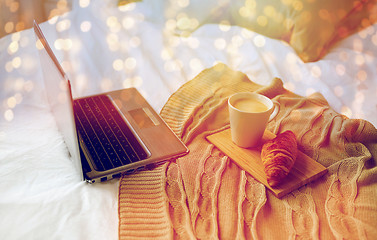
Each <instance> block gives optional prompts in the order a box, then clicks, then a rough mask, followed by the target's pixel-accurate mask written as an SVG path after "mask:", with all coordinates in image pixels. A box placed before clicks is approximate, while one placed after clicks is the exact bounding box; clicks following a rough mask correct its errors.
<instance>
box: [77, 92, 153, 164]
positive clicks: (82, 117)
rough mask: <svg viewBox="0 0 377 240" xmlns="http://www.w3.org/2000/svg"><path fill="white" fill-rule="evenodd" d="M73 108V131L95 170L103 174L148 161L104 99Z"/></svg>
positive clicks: (89, 100)
mask: <svg viewBox="0 0 377 240" xmlns="http://www.w3.org/2000/svg"><path fill="white" fill-rule="evenodd" d="M73 107H74V111H75V117H76V127H77V129H78V132H79V134H80V136H81V138H82V140H83V141H84V143H85V145H86V148H87V150H88V152H89V154H90V156H91V158H92V160H93V162H94V164H95V169H96V170H98V171H104V170H108V169H112V168H115V167H119V166H122V165H125V164H129V163H132V162H136V161H139V160H142V159H145V158H147V157H148V154H147V153H146V151H145V150H144V149H143V147H142V146H141V144H140V142H139V141H138V140H137V139H136V137H135V136H134V134H133V133H132V131H131V130H130V128H129V126H128V125H127V124H126V123H125V121H124V119H123V118H122V116H121V115H120V113H119V112H118V110H117V109H116V108H115V106H114V105H113V103H112V102H111V100H110V99H109V97H108V96H106V95H99V96H94V97H90V98H83V99H77V100H75V101H74V103H73Z"/></svg>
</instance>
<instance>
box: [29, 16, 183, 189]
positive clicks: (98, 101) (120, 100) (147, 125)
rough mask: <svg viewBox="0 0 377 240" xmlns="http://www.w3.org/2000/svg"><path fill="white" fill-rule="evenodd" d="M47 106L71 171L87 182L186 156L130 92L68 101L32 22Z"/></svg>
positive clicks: (64, 81) (63, 78) (66, 85)
mask: <svg viewBox="0 0 377 240" xmlns="http://www.w3.org/2000/svg"><path fill="white" fill-rule="evenodd" d="M34 32H35V34H36V37H37V41H39V42H38V46H39V47H38V49H39V56H40V61H41V66H42V71H43V78H44V82H45V87H46V93H47V98H48V102H49V104H50V106H51V110H52V112H53V115H54V117H55V120H56V122H57V126H58V128H59V131H61V133H62V135H63V137H64V141H65V142H66V144H67V148H68V151H69V153H70V155H71V159H72V161H73V162H74V165H75V167H76V168H77V170H78V171H79V174H80V175H81V176H82V178H83V180H86V181H87V182H89V183H94V182H99V181H101V182H102V181H106V180H109V179H112V178H115V177H119V176H121V174H122V173H124V172H131V171H135V170H137V169H142V168H150V167H154V166H156V165H158V164H159V163H161V162H163V161H164V160H169V159H172V158H175V157H179V156H182V155H184V154H186V153H188V148H187V147H186V146H185V145H184V144H183V143H182V141H180V139H179V138H178V137H177V136H176V135H175V134H174V133H173V131H172V130H171V129H170V128H169V127H168V125H167V124H166V123H165V122H164V121H163V120H162V118H161V117H160V116H159V115H158V114H157V113H156V112H155V111H154V110H153V108H152V107H151V106H150V105H149V104H148V103H147V101H146V100H145V99H144V98H143V97H142V96H141V94H140V93H139V92H138V91H137V90H136V89H135V88H128V89H123V90H118V91H112V92H107V93H103V94H99V95H94V96H89V97H83V98H79V99H75V100H73V98H72V92H71V86H70V81H69V80H68V78H67V75H66V74H65V73H64V71H63V68H62V67H61V66H60V64H59V62H58V61H57V58H56V57H55V55H54V53H53V52H52V50H51V48H50V46H49V45H48V43H47V40H46V38H45V37H44V35H43V33H42V31H41V29H40V27H39V25H38V24H37V23H36V21H34Z"/></svg>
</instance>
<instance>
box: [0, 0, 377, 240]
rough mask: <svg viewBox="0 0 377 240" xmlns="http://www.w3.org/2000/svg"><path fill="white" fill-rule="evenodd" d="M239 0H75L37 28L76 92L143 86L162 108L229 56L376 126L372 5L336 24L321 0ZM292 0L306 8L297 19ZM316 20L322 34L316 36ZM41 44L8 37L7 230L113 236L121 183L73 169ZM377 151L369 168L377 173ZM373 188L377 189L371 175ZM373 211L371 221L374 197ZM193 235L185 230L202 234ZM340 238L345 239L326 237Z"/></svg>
mask: <svg viewBox="0 0 377 240" xmlns="http://www.w3.org/2000/svg"><path fill="white" fill-rule="evenodd" d="M231 2H232V1H225V0H223V1H216V4H214V3H213V1H208V2H206V3H202V2H200V1H177V2H176V3H170V1H141V2H133V3H128V2H127V3H126V2H125V1H120V2H119V3H118V2H117V1H110V0H107V1H77V2H75V3H74V4H73V9H72V11H70V12H68V13H66V14H64V15H62V16H58V17H54V18H52V19H50V20H49V21H47V22H44V23H41V28H42V30H43V31H44V33H45V36H46V38H47V40H48V41H49V42H50V44H51V45H52V46H53V50H54V52H55V54H56V56H57V58H58V59H59V61H60V62H61V63H62V66H63V68H64V70H65V71H66V73H67V75H68V76H69V78H70V80H71V82H72V91H73V95H74V97H80V96H86V95H91V94H96V93H100V92H104V91H110V90H116V89H121V88H126V87H136V88H137V89H138V90H139V91H140V92H141V93H142V94H143V96H144V97H145V98H146V99H147V100H148V101H149V103H150V104H151V105H152V107H153V108H154V109H155V110H156V111H158V112H160V111H161V110H162V109H163V106H164V105H165V103H166V102H167V101H168V100H169V99H170V97H171V96H172V95H173V94H174V93H175V92H176V91H177V90H178V89H179V88H180V87H181V86H182V85H184V84H185V83H187V82H190V80H191V79H193V78H195V76H197V75H198V74H199V73H201V72H202V71H203V70H204V69H208V68H212V67H213V66H215V65H217V64H219V63H223V64H225V65H226V66H228V67H229V68H230V69H233V70H234V71H240V72H242V73H244V74H245V75H246V76H247V77H248V78H249V79H250V80H251V81H252V82H254V83H257V84H259V85H263V86H267V85H269V84H271V82H272V81H273V79H274V78H275V77H278V78H280V79H281V80H282V82H283V86H284V88H285V89H287V90H289V91H291V92H294V93H295V94H298V95H300V96H304V97H305V96H310V95H312V94H314V93H320V94H322V95H323V96H324V98H325V99H326V100H327V102H328V103H329V106H330V107H331V108H332V109H333V110H334V111H335V112H337V113H339V114H342V115H344V116H346V117H347V118H350V119H363V120H365V121H367V122H369V123H371V124H372V126H377V100H376V96H377V68H376V66H377V55H376V54H377V24H376V23H375V21H376V20H377V17H376V8H377V6H376V3H375V1H360V2H356V3H353V2H352V1H350V2H351V5H350V6H348V5H347V4H345V5H347V6H345V8H344V9H347V7H348V8H350V9H351V10H349V12H346V10H344V9H343V10H342V11H343V12H342V11H338V12H337V14H338V15H337V16H338V17H339V16H342V17H343V18H342V19H347V21H345V22H344V21H343V22H342V21H338V19H336V18H335V19H332V20H331V21H334V26H330V24H328V22H327V24H323V23H321V22H320V20H321V19H322V20H326V21H328V20H329V19H330V18H331V16H332V15H331V11H333V10H334V9H331V7H334V5H336V4H328V5H321V6H322V7H321V8H320V9H316V7H318V4H317V5H315V4H314V3H315V2H316V1H307V2H305V1H281V2H280V1H272V0H271V1H263V4H262V3H261V1H249V0H248V1H239V3H238V1H235V2H232V3H231ZM317 2H326V1H317ZM338 2H339V1H338ZM361 2H362V3H363V4H364V5H363V4H361ZM118 4H120V5H121V6H119V5H118ZM261 4H262V5H263V6H262V5H261ZM310 4H312V5H310ZM357 4H361V5H357ZM280 5H281V6H280ZM308 6H309V7H308ZM279 7H281V8H279ZM289 8H290V9H292V8H294V9H296V10H297V11H299V12H301V13H303V12H304V13H305V14H301V15H299V17H297V19H296V18H294V16H293V15H289V14H291V12H290V10H289ZM310 9H315V10H316V11H317V10H318V11H319V12H320V13H319V14H318V16H319V18H321V19H319V20H318V19H316V17H317V15H315V14H313V15H310ZM355 9H356V10H355ZM258 11H259V12H260V13H261V15H258V14H256V15H255V13H258ZM334 11H335V10H334ZM347 11H348V10H347ZM262 13H263V14H262ZM279 14H280V15H279ZM283 14H288V15H289V16H290V17H287V16H288V15H287V16H284V15H283ZM365 14H367V15H365ZM261 16H262V17H261ZM344 16H349V18H345V17H344ZM366 16H367V17H366ZM273 17H276V18H278V20H276V21H277V22H275V25H276V24H281V23H282V21H284V19H285V20H286V21H284V22H285V25H279V26H284V27H281V28H279V31H280V32H279V31H277V30H276V29H277V28H276V26H275V25H273V24H272V23H274V21H275V20H274V19H273ZM339 18H340V17H339ZM279 19H280V20H279ZM281 19H283V20H281ZM279 21H280V22H279ZM295 21H296V22H295ZM331 21H330V22H331ZM255 22H256V23H257V24H256V26H254V25H255ZM313 23H315V24H314V25H313ZM253 24H254V25H253ZM316 24H317V25H316ZM318 25H319V26H321V27H322V28H326V31H327V30H328V31H327V32H326V31H325V32H326V34H323V35H318V34H319V33H318V32H316V31H315V29H318ZM325 26H326V27H325ZM344 26H349V28H347V27H344ZM283 28H284V29H283ZM305 31H308V32H305ZM334 33H336V34H335V35H334ZM300 34H301V35H300ZM303 36H304V37H303ZM317 37H318V38H317ZM316 39H321V41H322V42H321V41H319V42H317V41H316ZM308 44H309V45H310V44H313V46H311V47H310V48H309V49H307V48H306V46H307V45H308ZM37 47H38V46H36V44H35V37H34V33H33V30H32V29H28V30H24V31H21V32H17V33H14V34H10V35H7V36H5V37H3V38H1V39H0V85H1V91H0V102H1V104H0V165H1V167H0V192H1V197H0V213H1V224H0V238H1V239H117V238H119V237H121V236H122V234H120V233H119V218H118V217H119V216H118V210H119V209H118V208H119V204H118V191H119V186H120V180H119V179H113V180H110V181H106V182H102V183H98V184H91V185H90V184H87V183H85V182H82V181H80V176H77V175H76V174H75V171H74V167H73V165H72V163H71V161H70V159H69V156H68V153H67V149H66V146H65V143H64V141H63V138H62V135H61V134H60V133H59V131H58V129H57V126H56V123H55V121H54V119H53V116H52V114H51V112H50V109H49V106H48V104H47V101H46V96H45V90H46V89H45V87H44V84H43V80H42V72H41V68H42V67H43V66H41V65H40V62H39V60H38V49H37ZM373 141H374V145H375V143H376V142H375V140H373ZM373 156H374V161H373V160H372V163H371V165H368V170H369V171H376V165H375V164H376V160H375V157H376V155H375V153H373V154H372V159H373ZM130 176H132V175H130ZM131 178H132V177H131ZM126 179H127V177H126V178H123V180H126ZM123 180H122V181H123ZM370 187H371V192H372V193H374V196H376V188H377V186H376V182H375V180H374V181H373V180H371V186H370ZM324 191H326V190H324ZM343 197H345V198H346V196H343ZM358 207H360V208H363V207H365V205H363V206H361V205H360V206H357V208H355V209H356V210H357V209H358ZM356 210H355V211H356ZM368 211H369V214H370V216H372V218H374V219H375V218H376V216H377V204H376V201H375V199H374V201H372V202H370V203H369V205H368ZM144 218H145V220H143V219H141V220H140V221H141V222H147V219H148V216H144ZM322 220H323V219H320V221H322ZM366 224H367V225H368V228H367V230H365V232H363V233H362V234H361V235H358V236H362V237H363V238H365V239H368V238H369V239H371V238H370V237H371V236H373V234H374V236H376V235H375V234H376V232H377V230H376V229H377V225H376V222H370V223H366ZM169 226H171V223H170V225H168V227H169ZM159 233H161V232H159ZM194 233H195V231H193V235H189V237H192V238H195V237H198V236H195V234H194ZM149 234H151V235H148V236H150V237H152V236H153V233H149ZM161 236H170V237H172V236H176V235H174V234H173V235H171V233H169V234H167V235H163V234H162V235H161ZM215 236H218V237H220V234H218V235H216V234H215ZM314 236H317V237H318V238H323V237H324V236H322V235H320V234H319V233H318V232H315V233H314ZM342 236H343V237H344V236H348V235H342V233H341V232H340V233H339V232H336V233H333V236H329V238H342ZM134 237H135V238H137V237H139V238H143V236H142V235H140V236H139V235H137V234H136V235H134ZM235 237H239V238H242V237H241V236H235ZM253 237H256V236H255V235H253ZM290 237H292V236H290ZM161 238H163V237H161ZM220 238H221V237H220Z"/></svg>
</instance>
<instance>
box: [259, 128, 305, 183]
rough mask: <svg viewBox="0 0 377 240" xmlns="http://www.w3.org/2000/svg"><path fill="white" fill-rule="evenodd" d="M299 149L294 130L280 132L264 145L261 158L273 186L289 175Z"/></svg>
mask: <svg viewBox="0 0 377 240" xmlns="http://www.w3.org/2000/svg"><path fill="white" fill-rule="evenodd" d="M297 151H298V150H297V141H296V137H295V135H294V133H293V132H292V131H285V132H283V133H280V134H278V135H277V136H276V137H275V138H274V139H271V140H269V141H267V142H266V143H265V144H264V145H263V147H262V151H261V158H262V162H263V166H264V171H265V173H266V176H267V182H268V184H269V185H270V186H271V187H274V186H277V185H279V184H280V183H281V182H282V181H283V179H284V178H285V177H286V176H287V175H288V173H289V171H290V170H291V168H292V167H293V165H294V163H295V161H296V157H297Z"/></svg>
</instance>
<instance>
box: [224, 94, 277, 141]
mask: <svg viewBox="0 0 377 240" xmlns="http://www.w3.org/2000/svg"><path fill="white" fill-rule="evenodd" d="M228 107H229V121H230V131H231V136H232V141H233V142H234V143H235V144H236V145H238V146H239V147H243V148H249V147H256V146H257V145H258V143H259V142H260V141H261V139H262V136H263V134H264V131H265V129H266V126H267V123H268V122H269V121H271V120H272V119H273V118H274V117H275V116H276V114H277V113H278V110H279V106H278V103H277V102H273V101H272V100H271V99H269V98H268V97H266V96H263V95H261V94H258V93H252V92H242V93H236V94H233V95H232V96H230V97H229V99H228Z"/></svg>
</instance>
